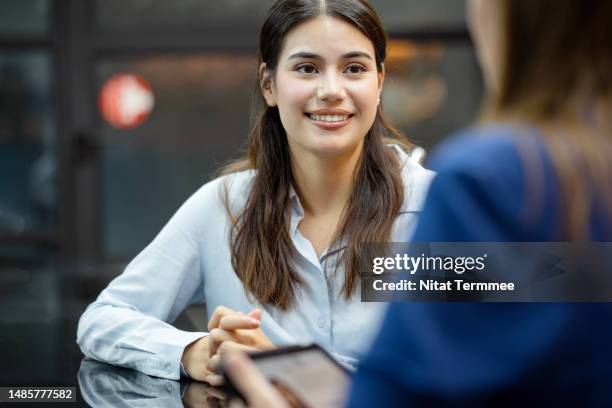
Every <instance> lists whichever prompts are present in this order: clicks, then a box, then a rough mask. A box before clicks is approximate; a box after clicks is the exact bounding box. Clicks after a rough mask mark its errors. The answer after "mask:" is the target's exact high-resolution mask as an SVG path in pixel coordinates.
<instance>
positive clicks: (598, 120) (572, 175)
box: [484, 0, 612, 240]
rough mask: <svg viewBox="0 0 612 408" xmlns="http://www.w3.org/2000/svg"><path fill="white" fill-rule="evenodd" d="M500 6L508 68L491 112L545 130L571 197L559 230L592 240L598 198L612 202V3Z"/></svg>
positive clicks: (488, 115)
mask: <svg viewBox="0 0 612 408" xmlns="http://www.w3.org/2000/svg"><path fill="white" fill-rule="evenodd" d="M500 6H501V27H502V33H503V34H502V36H501V38H502V41H503V45H502V47H500V55H499V57H500V62H501V63H500V64H499V66H500V67H501V68H500V71H501V72H499V73H498V74H499V83H498V84H497V85H498V86H497V87H496V89H495V91H494V92H492V93H491V94H490V95H489V98H488V100H487V102H486V104H485V116H484V119H485V121H489V120H499V119H510V120H511V121H520V122H528V123H533V124H536V125H537V126H538V127H540V128H541V129H542V133H543V134H544V136H545V143H546V147H547V150H548V153H549V155H550V158H551V160H552V163H553V166H554V168H555V171H556V173H557V177H558V181H559V185H560V188H561V193H562V197H563V201H564V203H565V205H564V206H563V207H564V209H562V217H563V219H562V222H561V223H560V226H561V227H562V228H561V230H560V231H559V233H560V234H561V236H564V237H567V238H568V239H573V240H582V239H586V238H588V228H589V225H590V223H589V217H590V214H591V213H592V211H593V204H594V203H595V202H601V203H607V205H608V207H609V206H610V204H612V181H611V180H612V123H611V121H612V52H610V39H612V24H611V22H612V2H610V1H609V0H592V1H576V0H535V1H534V0H502V1H501V3H500ZM606 210H609V208H608V209H606ZM608 215H609V214H608Z"/></svg>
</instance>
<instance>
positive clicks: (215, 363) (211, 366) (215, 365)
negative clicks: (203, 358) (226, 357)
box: [206, 354, 221, 373]
mask: <svg viewBox="0 0 612 408" xmlns="http://www.w3.org/2000/svg"><path fill="white" fill-rule="evenodd" d="M220 364H221V356H220V355H219V354H215V355H214V356H212V357H210V358H209V359H208V363H207V364H206V369H207V370H208V371H210V372H211V373H217V371H218V369H219V365H220Z"/></svg>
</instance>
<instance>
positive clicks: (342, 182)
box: [291, 143, 363, 216]
mask: <svg viewBox="0 0 612 408" xmlns="http://www.w3.org/2000/svg"><path fill="white" fill-rule="evenodd" d="M362 150H363V143H362V144H360V145H359V146H358V147H357V148H356V149H354V150H352V151H350V152H348V153H346V154H343V155H341V156H334V157H319V156H315V155H311V154H301V155H299V157H298V156H297V155H293V154H292V155H291V156H292V157H291V161H292V170H293V179H294V183H295V186H294V187H295V189H296V192H297V194H298V196H299V197H300V202H301V203H302V206H303V207H304V212H305V213H306V214H307V215H313V216H317V215H324V214H329V213H332V212H338V213H339V212H341V211H342V210H343V209H344V208H345V206H346V203H347V202H348V200H349V198H350V196H351V193H352V191H353V183H354V178H355V171H356V169H357V165H358V163H359V159H360V156H361V152H362Z"/></svg>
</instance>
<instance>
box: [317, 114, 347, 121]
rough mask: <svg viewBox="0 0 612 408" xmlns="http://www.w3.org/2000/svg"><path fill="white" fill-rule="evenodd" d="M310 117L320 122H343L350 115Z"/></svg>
mask: <svg viewBox="0 0 612 408" xmlns="http://www.w3.org/2000/svg"><path fill="white" fill-rule="evenodd" d="M310 118H311V119H312V120H316V121H319V122H343V121H345V120H348V118H349V115H310Z"/></svg>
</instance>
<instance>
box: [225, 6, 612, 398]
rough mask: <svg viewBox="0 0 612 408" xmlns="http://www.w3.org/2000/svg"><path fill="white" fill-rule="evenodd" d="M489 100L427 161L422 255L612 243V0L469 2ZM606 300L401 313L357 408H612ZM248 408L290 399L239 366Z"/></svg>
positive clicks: (372, 364) (419, 237)
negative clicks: (504, 245) (439, 249)
mask: <svg viewBox="0 0 612 408" xmlns="http://www.w3.org/2000/svg"><path fill="white" fill-rule="evenodd" d="M469 5H470V25H471V29H472V34H473V37H474V40H475V44H476V46H477V50H478V55H479V59H480V62H481V65H482V68H483V72H484V73H485V79H486V85H487V90H488V99H487V101H486V105H485V107H486V109H485V120H484V123H483V124H481V126H479V127H476V128H473V129H468V130H466V131H463V132H462V133H461V134H460V135H456V136H455V137H452V138H451V139H450V140H449V141H448V142H447V143H445V144H444V145H443V146H442V147H440V148H439V149H438V151H437V153H434V154H433V155H432V158H431V161H430V163H431V164H432V167H433V168H435V169H436V170H437V171H438V175H437V177H436V179H435V180H434V181H433V183H432V185H431V188H430V191H429V194H428V198H427V201H426V203H425V207H424V209H423V212H422V214H421V217H420V220H419V224H418V226H417V229H416V231H415V233H414V236H413V239H414V240H415V241H416V242H461V241H483V242H505V241H509V242H547V241H552V242H565V241H603V242H611V241H612V183H611V180H612V114H611V112H612V53H611V52H610V39H612V25H611V24H610V21H612V2H610V1H608V0H593V1H589V2H578V1H574V0H472V1H470V3H469ZM611 320H612V305H611V304H610V303H532V304H524V303H523V304H520V303H514V304H508V303H506V304H490V303H489V304H481V303H460V304H459V303H454V304H452V303H451V304H449V303H404V304H401V303H394V304H392V305H391V307H390V308H389V312H388V314H387V317H386V319H385V322H384V324H383V326H382V329H381V330H380V333H379V335H378V338H377V339H376V341H375V342H374V343H373V346H372V348H371V351H370V352H369V353H368V355H367V356H366V357H365V358H364V360H363V362H362V364H361V366H360V368H359V370H358V371H357V374H356V375H355V377H354V383H353V387H352V391H351V396H350V402H349V404H348V406H350V407H371V406H470V407H472V406H499V405H501V406H518V405H521V404H522V405H525V403H529V402H530V404H527V405H528V406H531V405H535V403H537V405H541V406H589V407H599V406H610V405H611V403H612V396H611V395H612V394H611V393H610V390H612V348H611V347H610V344H611V343H612V329H611V328H610V324H609V323H610V321H611ZM234 358H235V359H236V360H234V361H232V364H230V365H229V367H230V368H233V370H231V371H232V373H233V374H234V376H235V378H236V384H238V385H239V387H241V388H242V390H243V393H244V394H247V395H248V396H249V398H248V399H249V401H250V402H251V403H252V404H251V405H252V406H253V407H280V406H286V401H284V400H283V399H282V397H281V396H280V395H279V394H278V393H277V392H276V391H275V390H274V389H273V388H271V387H270V386H269V385H267V384H266V383H265V381H263V379H262V378H261V377H260V376H258V375H257V372H256V371H254V368H253V367H252V366H250V365H249V362H248V360H245V359H244V357H240V356H237V357H234Z"/></svg>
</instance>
